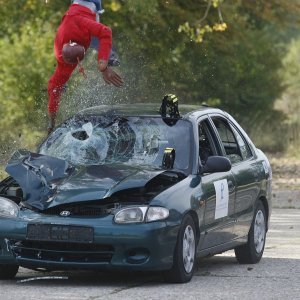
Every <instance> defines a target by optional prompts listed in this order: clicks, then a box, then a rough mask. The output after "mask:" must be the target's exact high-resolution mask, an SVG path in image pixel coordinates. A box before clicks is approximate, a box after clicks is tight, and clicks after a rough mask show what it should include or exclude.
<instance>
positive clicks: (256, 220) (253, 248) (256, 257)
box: [234, 201, 267, 264]
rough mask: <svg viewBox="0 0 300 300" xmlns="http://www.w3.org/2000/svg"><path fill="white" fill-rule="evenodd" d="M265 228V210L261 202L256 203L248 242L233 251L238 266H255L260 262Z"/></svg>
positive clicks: (264, 241) (263, 247) (264, 239)
mask: <svg viewBox="0 0 300 300" xmlns="http://www.w3.org/2000/svg"><path fill="white" fill-rule="evenodd" d="M266 228H267V218H266V210H265V208H264V206H263V204H262V202H261V201H258V203H257V205H256V208H255V211H254V216H253V220H252V224H251V227H250V231H249V233H248V242H247V244H245V245H242V246H239V247H236V248H235V249H234V251H235V257H236V259H237V261H238V262H239V263H240V264H256V263H258V262H259V261H260V260H261V258H262V255H263V253H264V249H265V243H266V232H267V230H266Z"/></svg>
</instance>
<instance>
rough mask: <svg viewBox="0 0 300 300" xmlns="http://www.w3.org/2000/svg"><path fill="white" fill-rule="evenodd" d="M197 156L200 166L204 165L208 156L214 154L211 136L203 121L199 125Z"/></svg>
mask: <svg viewBox="0 0 300 300" xmlns="http://www.w3.org/2000/svg"><path fill="white" fill-rule="evenodd" d="M198 130H199V156H200V160H201V163H202V164H205V162H206V160H207V158H208V157H209V156H213V155H216V154H214V152H215V150H214V149H215V148H214V146H213V141H212V136H211V133H210V131H209V129H208V127H207V124H206V122H205V121H202V122H200V123H199V128H198Z"/></svg>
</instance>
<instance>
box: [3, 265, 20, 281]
mask: <svg viewBox="0 0 300 300" xmlns="http://www.w3.org/2000/svg"><path fill="white" fill-rule="evenodd" d="M18 270H19V266H18V265H0V280H7V279H13V278H14V277H15V276H16V274H17V273H18Z"/></svg>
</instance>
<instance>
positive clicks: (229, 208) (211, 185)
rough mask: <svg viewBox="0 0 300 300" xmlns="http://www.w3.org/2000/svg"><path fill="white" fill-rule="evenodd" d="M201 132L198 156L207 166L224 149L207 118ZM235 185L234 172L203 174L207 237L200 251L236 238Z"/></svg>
mask: <svg viewBox="0 0 300 300" xmlns="http://www.w3.org/2000/svg"><path fill="white" fill-rule="evenodd" d="M198 132H199V134H198V136H199V157H200V161H201V165H205V161H206V160H207V158H208V157H209V156H213V155H218V156H219V155H221V148H220V145H219V144H218V141H217V139H216V136H215V134H214V131H213V130H212V127H211V124H210V121H209V120H208V119H205V118H204V119H201V120H200V121H199V123H198ZM234 185H235V184H234V178H233V175H232V173H231V171H228V172H221V173H213V174H205V173H204V174H202V177H201V192H202V193H201V194H202V198H201V201H202V203H204V205H205V210H204V222H203V223H202V224H203V228H201V229H202V230H201V231H202V232H203V231H204V233H205V234H204V238H203V242H202V243H201V245H200V248H201V250H204V249H208V248H211V247H213V246H217V245H220V244H223V243H226V242H228V241H230V240H231V239H232V238H233V227H234V219H233V215H234V201H235V190H234Z"/></svg>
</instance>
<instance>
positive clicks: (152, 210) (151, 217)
mask: <svg viewBox="0 0 300 300" xmlns="http://www.w3.org/2000/svg"><path fill="white" fill-rule="evenodd" d="M168 216H169V210H168V209H166V208H164V207H159V206H157V207H155V206H150V207H149V209H148V211H147V217H146V222H152V221H157V220H163V219H166V218H167V217H168Z"/></svg>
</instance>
